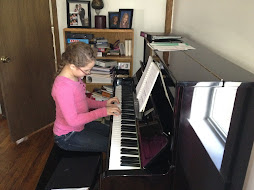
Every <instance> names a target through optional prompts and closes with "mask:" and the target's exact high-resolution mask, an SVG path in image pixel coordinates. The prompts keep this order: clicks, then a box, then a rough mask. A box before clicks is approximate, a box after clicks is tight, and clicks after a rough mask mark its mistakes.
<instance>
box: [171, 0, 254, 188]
mask: <svg viewBox="0 0 254 190" xmlns="http://www.w3.org/2000/svg"><path fill="white" fill-rule="evenodd" d="M253 8H254V1H253V0H244V1H239V0H230V1H229V0H214V1H209V0H192V1H185V0H177V1H174V13H173V15H174V17H173V23H172V27H173V29H172V31H173V32H174V33H180V34H182V35H183V36H186V37H189V38H191V39H193V40H194V41H197V42H199V43H201V44H203V45H205V46H207V47H208V48H209V49H211V50H212V51H214V52H216V53H217V54H219V55H221V56H223V57H224V58H226V59H228V60H230V61H232V62H233V63H235V64H237V65H239V66H241V67H242V68H245V69H247V70H249V71H250V72H252V73H254V64H253V63H254V24H253V18H254V11H253ZM253 178H254V149H253V150H252V156H251V159H250V162H249V167H248V171H247V176H246V178H245V184H244V187H243V189H244V190H253V189H254V181H253Z"/></svg>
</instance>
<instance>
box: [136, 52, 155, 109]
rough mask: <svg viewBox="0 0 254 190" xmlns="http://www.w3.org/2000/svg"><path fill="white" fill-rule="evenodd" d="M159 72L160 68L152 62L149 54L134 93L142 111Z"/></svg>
mask: <svg viewBox="0 0 254 190" xmlns="http://www.w3.org/2000/svg"><path fill="white" fill-rule="evenodd" d="M159 72H160V69H159V68H158V66H157V65H156V63H154V62H153V59H152V57H151V56H149V59H148V61H147V65H146V68H145V70H144V72H143V74H142V76H141V78H140V80H139V82H138V84H137V87H136V93H137V99H138V103H139V111H140V112H143V111H144V110H145V107H146V103H147V101H148V98H149V95H150V93H151V91H152V89H153V86H154V84H155V81H156V79H157V77H158V75H159Z"/></svg>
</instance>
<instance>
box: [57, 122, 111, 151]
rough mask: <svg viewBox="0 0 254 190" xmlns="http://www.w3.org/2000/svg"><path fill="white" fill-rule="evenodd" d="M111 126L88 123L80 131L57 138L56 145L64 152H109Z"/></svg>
mask: <svg viewBox="0 0 254 190" xmlns="http://www.w3.org/2000/svg"><path fill="white" fill-rule="evenodd" d="M108 141H109V126H107V125H105V124H102V123H100V122H97V121H93V122H90V123H87V124H86V125H85V128H84V129H83V130H82V131H80V132H76V131H72V132H70V133H68V134H66V135H61V136H56V135H55V143H56V144H57V145H58V146H59V147H60V148H61V149H64V150H70V151H83V152H107V150H108Z"/></svg>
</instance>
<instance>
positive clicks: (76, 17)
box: [67, 0, 91, 28]
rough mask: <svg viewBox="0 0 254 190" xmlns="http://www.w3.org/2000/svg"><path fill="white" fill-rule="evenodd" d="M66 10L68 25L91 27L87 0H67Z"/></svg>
mask: <svg viewBox="0 0 254 190" xmlns="http://www.w3.org/2000/svg"><path fill="white" fill-rule="evenodd" d="M67 11H68V13H69V18H68V19H69V20H68V26H69V27H82V28H91V13H90V2H89V1H82V0H80V1H73V0H67Z"/></svg>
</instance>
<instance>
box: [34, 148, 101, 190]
mask: <svg viewBox="0 0 254 190" xmlns="http://www.w3.org/2000/svg"><path fill="white" fill-rule="evenodd" d="M101 157H102V156H101V153H92V152H75V151H66V150H63V149H61V148H59V147H58V146H57V145H56V144H54V146H53V148H52V150H51V152H50V155H49V157H48V160H47V162H46V165H45V167H44V170H43V172H42V174H41V176H40V179H39V182H38V184H37V187H36V190H44V189H45V190H51V189H54V188H55V189H58V188H59V189H60V188H81V187H89V189H93V187H94V186H95V184H96V181H97V180H99V172H100V171H101Z"/></svg>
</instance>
